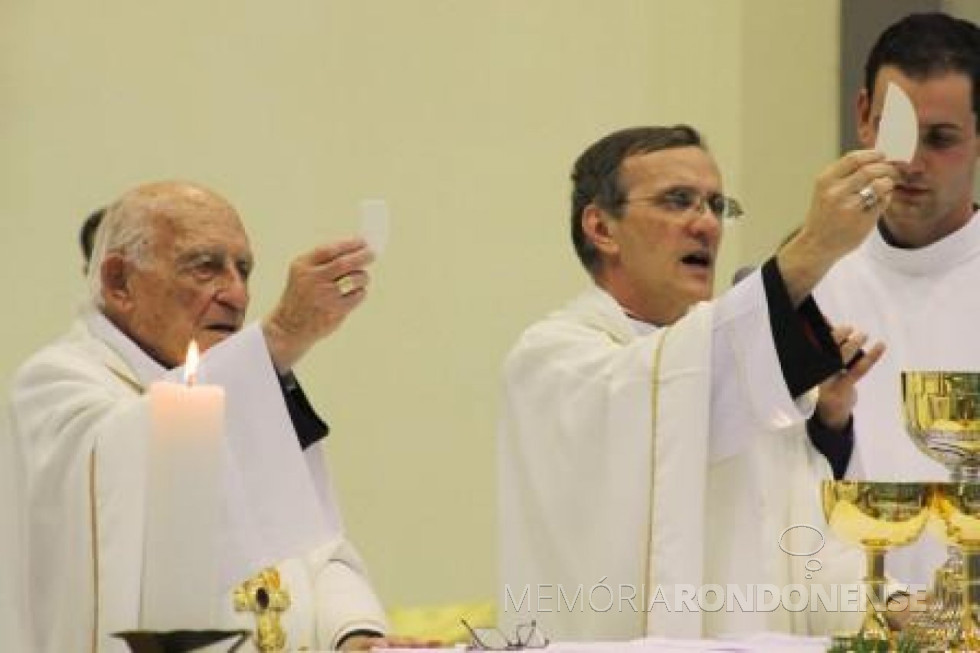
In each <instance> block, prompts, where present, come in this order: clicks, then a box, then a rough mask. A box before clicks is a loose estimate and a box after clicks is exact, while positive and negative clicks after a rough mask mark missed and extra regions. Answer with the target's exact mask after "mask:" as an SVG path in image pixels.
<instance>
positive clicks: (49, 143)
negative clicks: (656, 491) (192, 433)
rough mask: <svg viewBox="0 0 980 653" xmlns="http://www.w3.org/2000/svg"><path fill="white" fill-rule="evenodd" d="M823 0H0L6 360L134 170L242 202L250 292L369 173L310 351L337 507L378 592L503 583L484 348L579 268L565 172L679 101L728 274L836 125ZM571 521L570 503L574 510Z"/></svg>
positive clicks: (267, 288)
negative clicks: (382, 232) (364, 298)
mask: <svg viewBox="0 0 980 653" xmlns="http://www.w3.org/2000/svg"><path fill="white" fill-rule="evenodd" d="M837 12H838V5H837V3H836V2H830V1H827V0H807V1H797V2H785V1H783V0H741V1H727V2H722V1H721V0H718V1H710V0H671V1H666V0H665V1H660V0H656V1H655V0H535V1H533V2H532V1H526V2H520V1H518V0H472V1H469V2H459V1H451V0H404V1H395V0H392V1H390V2H380V1H371V0H344V1H330V0H302V1H295V2H268V1H260V0H207V1H202V0H194V1H191V0H171V1H170V2H167V3H146V2H132V1H131V0H105V1H102V2H87V3H76V2H54V1H52V0H0V15H2V16H3V19H2V20H0V89H2V91H0V97H2V102H0V143H2V147H0V151H2V153H3V154H2V157H0V165H2V169H0V216H2V217H0V242H2V247H3V256H2V257H0V266H2V271H3V279H4V280H5V290H4V295H3V306H4V307H5V310H4V314H5V319H3V320H2V322H0V324H2V326H0V371H2V372H3V376H4V377H5V378H6V377H7V376H8V375H9V373H10V371H11V370H12V369H13V368H14V366H15V365H16V364H17V363H18V362H19V361H21V360H22V359H23V358H24V357H26V356H27V355H28V353H29V352H31V351H32V350H33V349H35V348H36V347H38V346H39V345H40V344H41V343H43V342H44V341H46V340H48V339H49V338H51V337H53V336H55V335H56V334H58V333H59V332H60V331H61V330H62V329H63V327H64V326H65V324H66V322H67V321H68V319H69V318H70V317H71V315H72V311H73V306H74V305H75V302H76V298H77V297H78V296H79V295H80V292H81V288H82V286H81V281H80V275H79V257H78V253H77V248H76V243H75V238H76V232H77V228H78V225H79V224H80V222H81V219H82V218H83V217H84V215H85V214H87V213H88V211H89V210H90V209H92V208H94V207H95V206H97V205H99V204H101V203H103V202H105V201H107V200H108V199H110V198H112V197H114V196H116V195H117V194H119V193H120V192H121V191H122V190H123V189H125V188H127V187H129V186H130V185H132V184H134V183H137V182H140V181H144V180H148V179H156V178H169V177H181V178H189V179H194V180H198V181H202V182H205V183H207V184H211V185H213V186H214V187H215V188H217V189H219V190H220V191H222V192H223V193H225V194H226V195H227V196H228V197H230V198H231V199H232V200H233V201H234V202H235V203H236V204H237V206H238V207H239V208H240V210H241V212H242V214H243V216H244V219H245V221H246V224H247V225H248V227H249V228H250V231H251V234H252V238H253V245H254V248H255V250H256V253H257V255H258V259H259V267H258V270H257V272H256V276H255V282H254V287H253V296H254V298H255V300H254V304H253V311H252V312H253V315H256V316H257V315H261V313H262V312H263V311H265V310H266V309H267V308H268V307H269V306H270V305H271V303H272V301H273V300H274V298H275V297H276V294H277V293H278V292H279V289H280V287H281V284H282V280H283V271H284V268H285V266H286V264H287V262H288V260H289V259H290V258H291V257H292V256H293V255H294V254H296V253H298V252H300V251H302V250H304V249H305V248H307V247H308V246H310V245H311V244H312V243H314V242H317V241H321V240H324V239H329V238H332V237H335V236H339V235H342V234H346V233H349V232H351V231H352V230H353V229H354V228H355V227H356V224H357V215H356V207H357V203H358V201H359V200H360V199H361V198H363V197H378V196H380V197H385V198H387V199H388V200H389V202H390V205H391V209H392V218H393V233H392V239H391V242H390V246H389V252H388V254H387V255H386V257H385V258H384V259H383V260H382V261H381V262H380V264H379V265H378V266H377V267H376V270H375V274H374V280H375V283H374V286H373V287H372V293H371V297H370V299H369V301H368V303H367V304H366V305H365V306H364V308H363V309H362V310H361V311H360V312H359V313H358V314H357V315H355V316H354V317H353V318H352V319H351V320H350V321H349V323H348V324H347V326H346V328H345V329H344V330H343V331H342V332H341V333H339V334H338V335H336V336H335V337H333V338H331V340H330V341H329V342H328V343H325V344H324V345H323V346H321V347H320V348H319V349H318V350H316V351H315V352H314V353H313V354H311V355H310V356H309V357H308V358H307V360H306V361H305V362H304V363H303V365H302V367H301V369H300V375H301V377H302V378H303V380H304V382H305V385H306V387H307V390H308V392H309V394H310V395H311V396H312V397H313V398H314V400H315V401H316V403H317V404H318V405H319V406H321V407H322V408H323V409H324V412H325V414H326V416H327V418H328V419H329V420H330V422H331V425H332V426H333V435H332V436H331V449H332V462H333V468H334V471H335V473H336V482H337V485H338V486H339V490H340V492H341V495H342V497H343V505H344V510H345V514H346V519H347V523H348V526H349V529H350V531H351V532H352V533H353V537H354V539H355V540H356V541H357V542H358V543H359V545H360V547H361V550H362V552H363V553H364V555H365V557H366V558H367V560H368V562H369V564H370V567H371V570H372V572H373V575H374V578H375V580H376V582H377V585H378V587H379V589H380V590H381V592H382V594H383V595H384V597H385V599H386V601H387V602H388V603H389V605H392V606H394V605H409V604H419V603H433V602H447V601H453V600H463V599H474V598H484V597H486V598H489V597H491V596H494V594H495V588H494V565H495V553H494V551H495V537H496V536H495V528H494V524H495V520H496V517H495V506H494V503H495V501H494V496H495V495H494V492H495V489H494V456H495V453H494V451H495V450H494V443H493V439H494V427H495V421H496V409H497V387H498V369H499V364H500V361H501V358H502V356H503V355H504V352H505V351H506V349H507V348H508V346H509V345H510V343H511V342H512V341H513V340H514V338H515V337H516V335H517V333H518V332H519V330H520V329H521V328H522V327H523V326H524V325H526V324H527V323H529V322H530V321H531V320H533V319H535V318H536V317H538V316H539V315H541V314H542V313H543V312H544V311H546V310H548V309H550V308H552V307H555V306H557V305H558V304H559V303H560V302H562V301H563V300H564V299H565V298H567V297H569V296H570V295H571V294H572V293H574V292H576V291H577V290H578V289H579V288H580V287H581V286H582V284H583V283H584V282H585V277H584V275H583V274H582V273H581V272H580V271H579V269H578V265H577V263H576V261H575V259H574V257H573V255H572V253H571V246H570V244H569V243H568V239H567V236H566V231H567V228H566V211H567V196H568V183H567V174H568V169H569V167H570V165H571V161H572V159H573V158H574V157H575V156H576V155H577V154H578V152H579V151H580V150H581V149H582V148H583V147H584V146H585V145H587V144H588V143H589V142H591V141H592V140H594V139H595V138H597V137H599V136H600V135H602V134H604V133H605V132H607V131H610V130H612V129H614V128H617V127H621V126H626V125H633V124H640V123H671V122H676V121H688V122H691V123H692V124H695V125H697V126H699V127H700V128H701V129H702V130H703V131H704V132H705V133H706V134H707V135H708V137H709V140H710V143H711V145H712V148H713V150H714V151H715V153H716V155H717V157H718V159H719V161H720V163H721V166H722V169H723V170H724V171H725V174H726V179H727V186H728V190H729V191H730V192H732V193H734V194H736V195H738V196H739V197H740V198H741V199H742V200H743V202H744V203H745V205H746V207H747V208H748V210H749V218H748V220H747V222H746V223H745V224H744V225H742V226H740V227H737V228H736V229H734V230H732V232H730V234H729V242H728V244H727V245H726V248H725V253H724V266H723V267H724V269H723V270H722V271H721V272H720V275H719V287H724V286H727V279H728V277H729V276H730V270H731V269H732V268H733V267H734V266H736V265H738V264H740V263H743V262H757V261H758V260H759V259H760V258H762V257H763V256H764V255H765V253H766V252H767V251H768V249H769V248H770V247H771V246H772V244H773V243H774V242H776V241H777V240H778V239H779V237H780V236H781V235H782V234H783V233H784V232H785V231H786V230H787V229H788V228H790V226H791V225H792V224H794V223H795V222H797V221H798V220H799V219H800V217H801V216H802V213H803V211H804V210H805V208H806V205H807V195H808V193H809V189H810V186H811V180H812V178H813V176H814V175H815V174H816V172H817V171H818V170H819V169H820V168H821V167H822V166H823V165H825V164H826V163H827V162H829V161H830V160H831V159H832V158H833V156H834V150H835V144H836V142H837V136H836V129H837V120H836V115H835V107H836V93H837V90H836V89H837V70H836V67H837V60H836V56H837V55H836V52H837V45H836V39H837V22H836V21H837ZM586 526H587V525H586Z"/></svg>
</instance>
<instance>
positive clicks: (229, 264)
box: [107, 195, 252, 367]
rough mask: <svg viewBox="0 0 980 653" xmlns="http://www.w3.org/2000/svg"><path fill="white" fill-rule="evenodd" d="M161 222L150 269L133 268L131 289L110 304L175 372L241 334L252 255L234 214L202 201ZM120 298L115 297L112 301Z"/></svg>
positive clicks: (196, 199) (116, 319) (126, 325)
mask: <svg viewBox="0 0 980 653" xmlns="http://www.w3.org/2000/svg"><path fill="white" fill-rule="evenodd" d="M192 199H193V201H191V202H183V203H181V204H180V206H179V208H178V209H177V210H173V211H169V212H168V215H166V216H163V217H157V218H155V220H154V224H155V229H154V235H153V238H152V240H151V243H150V256H149V259H150V260H149V265H148V266H146V267H145V268H139V267H136V266H132V265H127V273H126V280H125V291H124V293H123V296H122V297H120V298H114V299H118V301H115V302H113V300H112V299H109V300H107V307H109V308H111V309H112V311H113V314H114V315H113V321H114V322H116V324H117V326H119V327H120V328H121V329H122V330H123V331H124V332H126V333H127V334H128V335H129V336H130V337H131V338H132V339H133V340H135V341H136V342H137V343H139V344H140V346H141V347H142V348H143V349H144V350H145V351H146V352H147V353H149V354H150V355H151V356H153V357H154V358H156V359H157V360H158V361H159V362H161V363H163V364H164V365H166V366H168V367H174V366H178V365H181V364H183V362H184V358H185V357H186V353H187V346H188V344H189V342H190V340H191V338H196V339H197V342H198V345H199V346H200V348H201V351H205V350H207V349H208V348H209V347H211V346H212V345H214V344H216V343H218V342H220V341H222V340H224V339H225V338H227V337H228V336H230V335H231V334H233V333H235V332H236V331H238V330H239V329H240V328H241V327H242V324H243V322H244V318H245V311H246V309H247V308H248V300H249V296H248V286H247V281H248V275H249V272H250V271H251V269H252V252H251V249H250V248H249V243H248V238H247V236H246V235H245V231H244V229H243V228H242V225H241V222H240V221H239V219H238V215H237V214H236V213H235V211H234V209H233V208H232V207H231V206H229V205H228V204H227V203H225V202H223V201H220V199H218V198H213V197H209V196H206V195H200V196H195V197H193V198H192ZM113 294H114V293H112V292H111V291H110V296H112V295H113Z"/></svg>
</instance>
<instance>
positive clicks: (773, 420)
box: [709, 271, 813, 461]
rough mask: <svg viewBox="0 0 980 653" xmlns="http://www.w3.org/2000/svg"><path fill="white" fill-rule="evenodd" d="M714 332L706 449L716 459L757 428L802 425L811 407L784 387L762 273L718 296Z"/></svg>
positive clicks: (737, 446) (733, 449)
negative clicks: (710, 422)
mask: <svg viewBox="0 0 980 653" xmlns="http://www.w3.org/2000/svg"><path fill="white" fill-rule="evenodd" d="M712 333H713V335H712V338H713V341H712V355H713V357H714V358H713V360H712V365H711V370H712V372H711V375H712V378H711V397H712V405H711V420H712V425H711V429H710V432H711V440H710V442H709V451H710V456H711V459H712V460H713V461H717V460H721V459H724V458H727V457H728V456H731V455H734V454H736V453H738V452H739V451H741V450H742V449H743V448H744V447H745V446H746V444H747V441H748V438H749V437H751V435H752V434H753V433H754V432H756V431H758V430H759V429H760V428H762V429H766V430H770V429H781V428H786V427H789V426H791V425H793V424H798V423H800V422H801V421H803V420H805V419H806V418H807V417H808V416H809V415H810V413H812V410H813V406H812V401H811V400H810V399H809V398H808V397H806V396H804V398H803V399H802V400H801V401H797V400H794V398H793V397H792V396H791V395H790V393H789V389H788V388H787V387H786V382H785V380H784V377H783V372H782V368H781V367H780V364H779V357H778V355H777V353H776V345H775V343H774V342H773V337H772V329H771V327H770V324H769V307H768V304H767V302H766V294H765V289H764V288H763V283H762V274H761V272H759V271H756V272H755V273H753V274H752V275H750V276H749V277H748V278H746V279H744V280H743V281H741V282H740V283H738V284H736V285H735V286H734V287H732V288H731V289H730V290H728V291H727V292H725V293H724V294H723V295H721V296H720V297H719V298H718V299H717V300H716V302H715V311H714V324H713V331H712ZM722 421H723V423H718V422H722Z"/></svg>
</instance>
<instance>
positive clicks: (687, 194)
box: [621, 186, 743, 220]
mask: <svg viewBox="0 0 980 653" xmlns="http://www.w3.org/2000/svg"><path fill="white" fill-rule="evenodd" d="M633 202H646V203H648V204H650V205H651V206H655V207H657V208H658V209H662V210H664V211H666V212H667V213H675V214H677V215H683V214H685V213H691V212H693V213H695V214H697V215H701V214H702V213H704V209H705V207H707V208H708V210H710V211H711V214H712V215H713V216H715V218H716V219H718V220H733V219H735V218H737V217H739V216H741V215H743V211H742V205H741V204H739V202H738V200H737V199H735V198H734V197H728V196H726V195H722V194H721V193H711V194H709V195H702V194H701V193H699V192H698V191H696V190H694V189H693V188H687V187H683V186H682V187H678V188H669V189H667V190H665V191H664V192H662V193H660V194H659V195H650V196H648V197H630V198H627V199H625V200H623V201H622V202H621V204H631V203H633Z"/></svg>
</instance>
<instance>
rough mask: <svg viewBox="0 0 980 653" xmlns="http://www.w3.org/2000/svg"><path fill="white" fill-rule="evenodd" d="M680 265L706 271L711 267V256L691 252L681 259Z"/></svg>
mask: <svg viewBox="0 0 980 653" xmlns="http://www.w3.org/2000/svg"><path fill="white" fill-rule="evenodd" d="M681 263H683V264H684V265H693V266H696V267H699V268H703V269H705V270H707V269H709V268H710V267H711V254H709V253H708V252H693V253H691V254H688V255H687V256H685V257H683V258H682V259H681Z"/></svg>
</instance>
